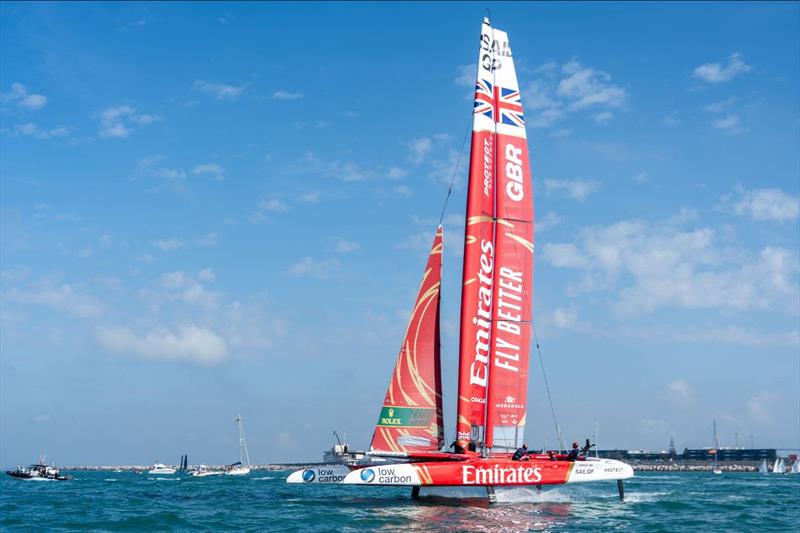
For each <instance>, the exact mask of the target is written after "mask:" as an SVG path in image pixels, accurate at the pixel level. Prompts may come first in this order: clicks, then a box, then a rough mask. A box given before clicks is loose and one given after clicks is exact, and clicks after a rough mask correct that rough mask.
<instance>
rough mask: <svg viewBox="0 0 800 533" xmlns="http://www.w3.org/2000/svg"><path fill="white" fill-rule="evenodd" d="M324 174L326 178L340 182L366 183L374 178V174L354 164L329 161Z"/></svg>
mask: <svg viewBox="0 0 800 533" xmlns="http://www.w3.org/2000/svg"><path fill="white" fill-rule="evenodd" d="M324 174H325V175H326V176H328V177H332V178H336V179H338V180H341V181H348V182H354V181H366V180H368V179H370V178H372V177H374V175H375V172H374V171H373V170H370V169H366V168H364V167H362V166H360V165H357V164H356V163H351V162H348V161H331V162H330V163H329V164H328V165H327V168H325V169H324Z"/></svg>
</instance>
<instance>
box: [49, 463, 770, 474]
mask: <svg viewBox="0 0 800 533" xmlns="http://www.w3.org/2000/svg"><path fill="white" fill-rule="evenodd" d="M326 464H331V463H279V464H261V465H255V464H254V465H250V468H251V469H252V470H254V471H255V470H262V471H282V470H297V469H303V468H314V467H318V466H322V465H326ZM630 464H631V466H632V467H633V469H634V471H636V472H711V471H712V470H714V465H713V464H711V463H708V462H705V461H672V462H660V461H638V462H632V463H630ZM760 464H761V463H756V462H750V461H720V463H719V468H720V470H722V471H723V472H758V467H759V465H760ZM207 466H208V467H209V468H222V466H214V465H207ZM770 467H771V465H770ZM150 468H151V466H149V465H148V466H145V465H121V466H65V467H62V468H61V469H62V470H72V471H85V472H92V471H95V472H113V471H115V470H122V471H123V472H137V473H140V472H141V473H146V472H147V470H149V469H150Z"/></svg>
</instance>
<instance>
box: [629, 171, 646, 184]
mask: <svg viewBox="0 0 800 533" xmlns="http://www.w3.org/2000/svg"><path fill="white" fill-rule="evenodd" d="M648 179H650V177H649V175H648V174H647V172H639V173H638V174H636V175H635V176H634V177H633V181H635V182H636V183H644V182H646V181H647V180H648Z"/></svg>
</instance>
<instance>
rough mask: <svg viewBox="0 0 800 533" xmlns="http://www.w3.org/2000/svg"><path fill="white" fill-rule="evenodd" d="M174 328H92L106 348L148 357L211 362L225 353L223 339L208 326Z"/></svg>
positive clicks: (97, 340) (226, 350)
mask: <svg viewBox="0 0 800 533" xmlns="http://www.w3.org/2000/svg"><path fill="white" fill-rule="evenodd" d="M176 329H177V331H170V330H168V329H165V328H156V329H153V330H150V331H148V332H146V333H143V334H141V335H137V334H136V333H134V332H133V331H131V330H130V329H128V328H126V327H123V326H105V327H99V328H97V329H96V330H95V340H96V342H97V343H98V345H100V347H101V348H102V349H104V350H106V351H109V352H113V353H128V354H133V355H138V356H140V357H144V358H147V359H161V360H177V361H189V362H192V363H199V364H203V365H213V364H216V363H219V362H221V361H223V360H224V359H225V358H226V357H227V356H228V346H227V343H226V342H225V339H223V338H222V337H220V336H218V335H217V334H216V333H214V332H213V331H211V330H210V329H207V328H204V327H199V326H195V325H193V324H188V325H180V326H178V327H177V328H176Z"/></svg>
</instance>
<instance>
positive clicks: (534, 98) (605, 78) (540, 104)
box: [522, 59, 628, 136]
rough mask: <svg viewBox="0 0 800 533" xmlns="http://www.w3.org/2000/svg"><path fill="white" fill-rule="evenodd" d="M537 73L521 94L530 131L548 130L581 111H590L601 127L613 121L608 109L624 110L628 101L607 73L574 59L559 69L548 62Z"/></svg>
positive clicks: (623, 92)
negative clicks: (536, 129) (568, 116)
mask: <svg viewBox="0 0 800 533" xmlns="http://www.w3.org/2000/svg"><path fill="white" fill-rule="evenodd" d="M536 73H537V74H539V76H540V77H539V78H537V79H535V80H533V81H532V82H530V83H529V84H528V85H527V87H523V91H522V92H523V102H524V105H525V109H526V110H527V111H528V112H527V116H526V124H527V125H528V126H530V127H532V128H548V127H550V126H552V125H553V124H555V123H556V122H558V121H559V120H561V119H563V118H565V117H566V116H567V115H569V114H570V113H576V112H581V111H587V112H588V111H593V113H591V115H590V117H591V118H592V119H593V120H594V121H595V122H598V123H601V124H604V123H606V122H608V121H610V120H611V119H612V118H613V116H614V115H613V113H612V111H611V110H612V109H620V108H624V106H625V104H626V102H627V99H628V94H627V91H626V90H625V89H624V88H622V87H620V86H618V85H615V84H614V83H612V78H611V75H610V74H608V73H607V72H603V71H601V70H596V69H594V68H591V67H584V66H583V65H581V64H580V63H579V62H578V61H576V60H574V59H573V60H571V61H569V62H567V63H565V64H564V65H562V66H561V67H560V68H559V65H558V63H556V62H555V61H548V62H547V63H545V64H544V65H543V66H541V67H539V68H538V69H537V70H536ZM563 131H564V132H567V131H569V130H563ZM570 133H571V132H570ZM566 135H567V134H566V133H562V135H561V136H566Z"/></svg>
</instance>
